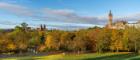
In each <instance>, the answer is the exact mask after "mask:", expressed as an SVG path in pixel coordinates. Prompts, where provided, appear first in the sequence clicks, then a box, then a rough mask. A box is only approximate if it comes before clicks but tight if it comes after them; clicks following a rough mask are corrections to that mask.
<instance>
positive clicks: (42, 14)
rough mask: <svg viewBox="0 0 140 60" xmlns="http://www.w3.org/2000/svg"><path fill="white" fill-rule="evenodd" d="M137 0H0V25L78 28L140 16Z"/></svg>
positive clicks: (6, 26) (138, 18) (139, 0)
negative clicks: (109, 19)
mask: <svg viewBox="0 0 140 60" xmlns="http://www.w3.org/2000/svg"><path fill="white" fill-rule="evenodd" d="M139 2H140V0H0V28H14V27H15V26H16V25H19V24H20V23H22V22H26V23H28V24H29V26H32V27H39V25H40V24H46V25H47V27H48V29H79V28H88V27H93V26H95V25H97V26H104V25H105V24H107V19H108V12H109V10H112V13H113V15H114V21H116V20H126V21H128V22H136V21H138V20H140V17H139V16H140V8H139V7H140V4H139Z"/></svg>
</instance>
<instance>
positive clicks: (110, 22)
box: [105, 11, 140, 29]
mask: <svg viewBox="0 0 140 60" xmlns="http://www.w3.org/2000/svg"><path fill="white" fill-rule="evenodd" d="M108 17H109V19H108V23H107V25H106V26H105V27H106V28H109V29H125V28H126V27H136V28H140V21H139V22H137V23H128V22H127V21H124V20H118V21H116V22H113V14H112V12H111V11H110V12H109V14H108Z"/></svg>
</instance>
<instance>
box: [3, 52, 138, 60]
mask: <svg viewBox="0 0 140 60" xmlns="http://www.w3.org/2000/svg"><path fill="white" fill-rule="evenodd" d="M0 60H140V55H138V54H135V53H104V54H98V53H94V54H93V53H90V54H80V55H78V54H76V55H74V54H71V55H64V54H57V55H50V56H28V57H16V58H14V57H13V58H1V59H0Z"/></svg>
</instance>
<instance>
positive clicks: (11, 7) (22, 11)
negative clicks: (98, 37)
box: [0, 2, 33, 16]
mask: <svg viewBox="0 0 140 60" xmlns="http://www.w3.org/2000/svg"><path fill="white" fill-rule="evenodd" d="M0 9H2V10H6V11H8V12H11V13H13V14H17V15H26V16H32V15H33V13H32V11H30V10H29V9H28V8H27V7H24V6H20V5H16V4H9V3H4V2H0Z"/></svg>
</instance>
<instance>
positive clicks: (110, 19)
mask: <svg viewBox="0 0 140 60" xmlns="http://www.w3.org/2000/svg"><path fill="white" fill-rule="evenodd" d="M108 17H109V21H108V25H109V26H112V20H113V14H112V12H111V10H110V11H109V15H108Z"/></svg>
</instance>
